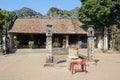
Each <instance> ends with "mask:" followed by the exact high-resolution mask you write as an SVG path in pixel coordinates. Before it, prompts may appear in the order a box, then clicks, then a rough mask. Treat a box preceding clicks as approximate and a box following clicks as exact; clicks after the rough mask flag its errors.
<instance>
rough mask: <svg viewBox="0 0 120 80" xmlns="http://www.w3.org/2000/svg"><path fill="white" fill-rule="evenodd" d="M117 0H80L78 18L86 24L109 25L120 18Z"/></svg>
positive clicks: (119, 4)
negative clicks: (80, 5)
mask: <svg viewBox="0 0 120 80" xmlns="http://www.w3.org/2000/svg"><path fill="white" fill-rule="evenodd" d="M117 1H118V0H81V2H82V7H81V8H80V10H79V13H78V19H79V20H80V21H81V22H83V23H86V24H93V25H103V26H109V25H112V24H114V23H116V22H119V21H118V20H119V19H120V2H117Z"/></svg>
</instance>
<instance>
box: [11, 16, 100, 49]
mask: <svg viewBox="0 0 120 80" xmlns="http://www.w3.org/2000/svg"><path fill="white" fill-rule="evenodd" d="M48 24H50V25H52V33H53V36H52V43H53V44H54V42H56V41H57V42H58V43H59V47H64V48H66V47H68V46H69V45H72V44H74V45H78V46H79V47H81V48H86V47H87V27H86V26H85V25H84V24H82V23H81V22H80V21H79V20H78V19H65V18H64V19H60V18H17V19H16V20H15V21H14V23H13V25H12V26H10V28H9V36H10V47H11V48H14V39H17V40H18V41H19V48H28V42H29V41H34V48H45V47H46V25H48ZM95 35H96V37H97V39H98V38H99V37H100V33H99V32H96V33H95ZM54 46H55V45H53V47H54Z"/></svg>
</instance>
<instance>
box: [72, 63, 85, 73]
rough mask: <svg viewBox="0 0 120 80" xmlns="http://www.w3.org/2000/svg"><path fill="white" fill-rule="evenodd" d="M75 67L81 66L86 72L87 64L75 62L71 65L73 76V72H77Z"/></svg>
mask: <svg viewBox="0 0 120 80" xmlns="http://www.w3.org/2000/svg"><path fill="white" fill-rule="evenodd" d="M75 65H81V68H82V71H84V72H85V71H86V63H85V62H84V61H73V62H72V63H71V66H70V67H71V71H72V74H73V71H74V70H75V69H74V66H75Z"/></svg>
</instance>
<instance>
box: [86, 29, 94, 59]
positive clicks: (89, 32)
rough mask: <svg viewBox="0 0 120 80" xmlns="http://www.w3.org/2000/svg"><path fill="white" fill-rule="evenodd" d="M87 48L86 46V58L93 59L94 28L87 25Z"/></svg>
mask: <svg viewBox="0 0 120 80" xmlns="http://www.w3.org/2000/svg"><path fill="white" fill-rule="evenodd" d="M87 37H88V38H87V48H88V54H87V57H88V60H89V61H91V60H93V52H94V29H93V28H92V27H89V28H88V30H87Z"/></svg>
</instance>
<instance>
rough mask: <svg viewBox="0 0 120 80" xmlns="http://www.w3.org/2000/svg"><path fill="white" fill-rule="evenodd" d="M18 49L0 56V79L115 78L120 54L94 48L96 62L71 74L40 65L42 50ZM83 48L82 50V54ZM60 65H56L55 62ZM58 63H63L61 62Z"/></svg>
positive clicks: (64, 68) (110, 79)
mask: <svg viewBox="0 0 120 80" xmlns="http://www.w3.org/2000/svg"><path fill="white" fill-rule="evenodd" d="M29 51H30V50H27V51H24V50H19V52H15V53H13V54H7V55H0V80H119V79H120V69H119V68H120V54H119V53H116V52H113V53H102V51H100V50H97V51H96V52H95V53H94V59H98V60H99V62H98V63H97V64H96V65H94V64H91V65H87V71H88V73H85V72H76V73H75V74H72V73H71V72H70V71H69V70H68V69H67V68H66V67H65V66H57V65H56V66H54V67H52V66H46V67H45V66H44V63H45V60H46V52H45V51H37V52H31V53H29ZM84 51H87V50H83V52H82V53H84ZM58 65H60V64H58ZM61 65H66V63H62V64H61Z"/></svg>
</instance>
